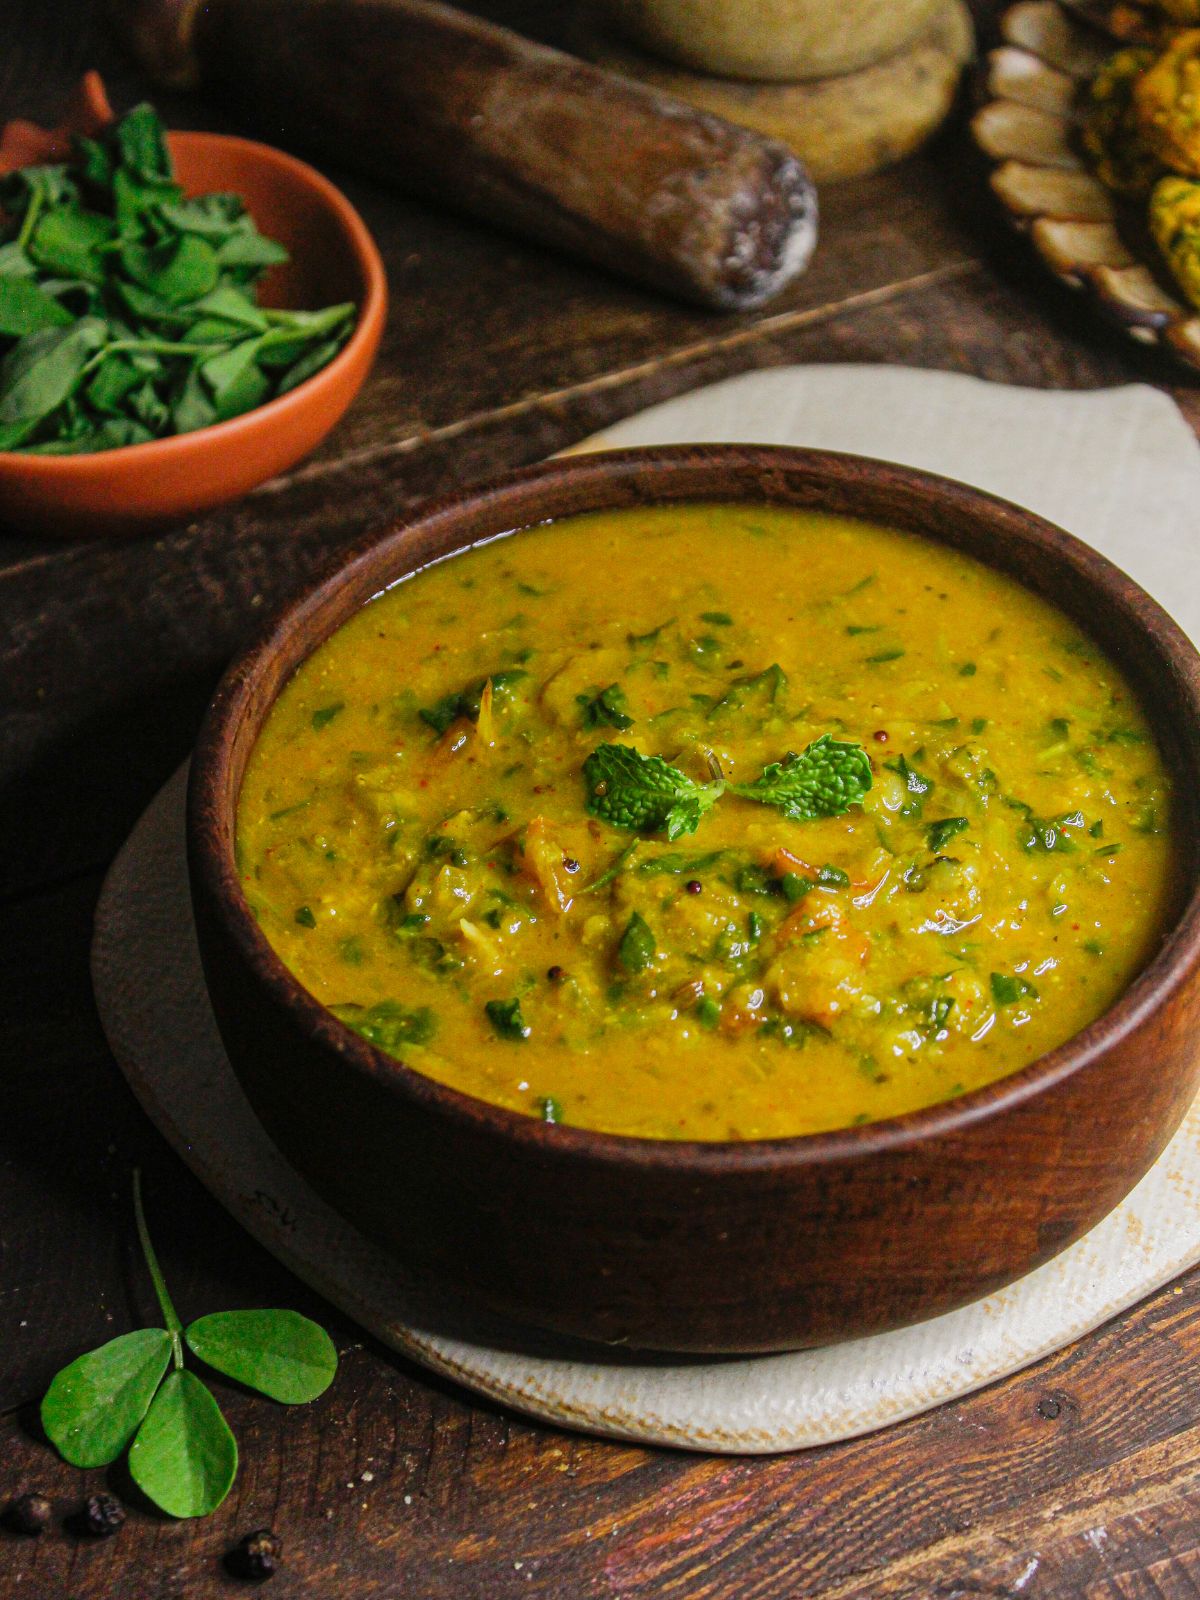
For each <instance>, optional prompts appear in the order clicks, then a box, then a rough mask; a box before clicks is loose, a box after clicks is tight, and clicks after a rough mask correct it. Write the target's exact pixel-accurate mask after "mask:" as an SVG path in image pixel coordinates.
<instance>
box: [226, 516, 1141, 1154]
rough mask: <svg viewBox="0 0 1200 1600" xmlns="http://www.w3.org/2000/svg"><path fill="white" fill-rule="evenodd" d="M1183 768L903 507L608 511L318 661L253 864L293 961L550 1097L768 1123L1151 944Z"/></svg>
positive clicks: (404, 1053)
mask: <svg viewBox="0 0 1200 1600" xmlns="http://www.w3.org/2000/svg"><path fill="white" fill-rule="evenodd" d="M1169 828H1170V796H1169V787H1168V780H1167V777H1166V774H1165V772H1164V770H1163V766H1162V763H1161V760H1160V758H1159V755H1158V752H1157V750H1156V748H1155V745H1154V743H1153V740H1152V738H1151V736H1150V733H1149V730H1148V728H1147V725H1146V722H1145V720H1144V718H1143V716H1142V714H1141V712H1140V710H1139V708H1138V706H1137V704H1136V702H1135V700H1134V699H1133V697H1132V695H1131V693H1130V691H1129V689H1128V687H1127V686H1126V685H1125V683H1124V682H1123V680H1122V678H1121V676H1120V674H1119V672H1118V671H1117V669H1116V668H1115V667H1114V666H1113V664H1112V663H1111V662H1109V661H1107V660H1106V659H1105V658H1104V657H1103V655H1102V654H1101V653H1100V652H1099V651H1098V649H1097V648H1096V646H1095V645H1094V644H1093V643H1092V642H1091V641H1090V639H1088V638H1087V637H1086V636H1085V635H1083V634H1082V633H1081V632H1080V631H1079V629H1078V628H1077V627H1076V626H1075V625H1074V624H1073V623H1071V622H1070V621H1068V620H1067V619H1066V618H1065V617H1064V616H1063V615H1061V614H1060V613H1059V612H1057V611H1056V610H1054V609H1053V608H1052V607H1050V606H1049V605H1047V604H1046V603H1044V602H1043V601H1041V600H1039V599H1037V598H1036V597H1034V596H1033V595H1031V594H1030V593H1028V592H1027V591H1025V590H1023V589H1021V588H1020V587H1019V586H1017V585H1016V584H1015V583H1013V582H1012V581H1010V580H1009V579H1007V578H1005V577H1003V576H1002V575H1000V574H997V573H995V572H993V571H991V570H989V569H988V568H986V567H984V566H982V565H981V564H979V563H978V562H976V561H974V560H972V559H970V558H968V557H966V556H963V555H960V554H957V553H956V552H953V551H950V550H948V549H945V548H943V547H941V546H938V545H936V544H933V543H929V542H926V541H924V540H921V539H919V538H916V537H914V536H912V535H909V534H904V533H899V532H896V531H893V530H889V529H887V528H881V527H873V526H869V525H866V524H863V523H858V522H851V521H848V520H844V519H839V518H835V517H830V516H825V515H819V514H806V513H800V512H795V511H787V510H779V509H767V508H761V507H749V506H737V505H729V506H721V505H716V506H709V505H696V506H675V507H670V508H663V509H650V510H636V511H634V510H629V511H621V512H606V513H603V514H594V515H590V516H583V517H576V518H572V519H566V520H564V521H563V522H560V523H556V524H551V525H547V526H542V527H538V528H534V529H529V530H526V531H525V532H523V533H521V534H519V535H517V536H515V537H512V538H508V539H503V540H498V541H496V542H494V543H492V544H490V545H487V546H485V547H483V548H481V549H476V550H473V551H471V552H469V553H466V554H463V555H460V556H457V557H455V558H453V559H452V560H448V561H446V562H443V563H441V564H439V565H437V566H434V567H431V568H429V569H427V570H426V571H424V572H422V573H420V574H418V575H416V576H415V577H412V578H410V579H408V580H406V581H404V582H402V583H400V584H398V585H396V586H395V587H394V588H393V589H391V590H390V591H389V592H388V593H387V594H385V595H383V596H381V597H379V598H378V599H376V600H374V601H373V602H372V603H371V604H370V605H368V606H366V607H365V608H364V609H363V610H362V611H361V612H360V613H359V614H358V615H357V616H356V617H354V618H353V619H352V620H351V621H350V622H349V623H348V624H347V625H346V626H345V627H343V628H342V629H341V630H340V631H339V632H338V633H336V634H335V635H334V636H333V637H332V638H331V639H330V640H329V641H327V643H326V644H325V645H323V646H322V647H321V648H320V649H319V650H317V651H316V652H315V653H314V654H313V655H312V656H311V657H310V658H309V660H308V661H307V662H305V664H304V665H303V666H302V667H301V668H300V669H299V671H298V672H297V673H296V674H295V676H294V677H293V679H292V681H291V682H290V683H289V684H288V685H287V687H286V688H285V690H284V692H283V693H282V694H281V696H280V698H279V700H278V702H277V704H276V705H275V707H274V709H273V710H272V712H271V714H270V717H269V718H268V720H267V723H266V726H265V728H264V730H263V733H262V736H261V738H260V740H259V743H258V745H257V747H256V749H255V751H254V753H253V755H252V758H251V761H250V765H249V768H248V771H247V774H246V779H245V783H244V786H243V790H242V795H241V800H240V807H239V819H238V849H239V861H240V868H241V872H242V877H243V883H244V887H245V892H246V895H247V897H248V899H249V901H250V904H251V905H252V907H253V909H254V911H255V913H256V915H257V917H258V919H259V922H260V925H261V927H262V929H263V931H264V933H265V935H266V936H267V938H268V939H269V940H270V942H271V943H272V945H273V946H274V947H275V949H276V950H277V951H278V953H279V954H280V956H281V957H282V959H283V960H284V961H285V962H286V964H287V965H288V967H289V968H290V969H291V970H292V972H294V973H295V975H296V976H297V978H298V979H299V980H300V982H301V983H303V984H304V985H305V986H306V987H307V988H308V989H309V990H310V991H311V992H312V993H313V994H314V995H315V996H316V997H317V998H318V999H319V1000H321V1001H322V1002H323V1003H324V1004H326V1005H327V1006H329V1007H330V1008H331V1009H332V1010H333V1011H335V1012H336V1013H337V1015H338V1016H340V1017H341V1018H343V1019H344V1021H345V1022H346V1023H347V1024H348V1025H349V1026H350V1027H352V1028H355V1029H357V1030H358V1031H359V1032H360V1033H361V1034H363V1035H364V1036H365V1037H366V1038H368V1039H370V1040H372V1041H373V1042H374V1043H376V1044H378V1045H380V1046H381V1047H382V1048H383V1049H385V1050H387V1051H390V1052H391V1053H392V1054H394V1055H396V1056H398V1057H400V1058H402V1059H403V1060H404V1061H406V1062H407V1063H408V1064H409V1065H410V1066H412V1067H413V1068H414V1069H416V1070H417V1071H420V1072H422V1073H425V1074H427V1075H428V1076H430V1077H432V1078H436V1079H438V1080H440V1081H441V1082H443V1083H447V1084H451V1085H453V1086H454V1087H455V1088H458V1089H461V1090H464V1091H466V1092H467V1093H469V1094H473V1095H476V1096H479V1097H480V1098H482V1099H484V1100H488V1101H492V1102H494V1103H497V1104H499V1105H503V1106H509V1107H513V1108H515V1109H518V1110H521V1111H525V1112H527V1113H529V1114H530V1115H532V1116H537V1117H541V1118H544V1119H545V1120H547V1121H552V1122H567V1123H574V1124H576V1125H579V1126H583V1127H588V1128H595V1129H603V1130H607V1131H610V1132H617V1133H625V1134H633V1135H639V1136H644V1137H650V1138H681V1139H703V1140H716V1139H751V1138H772V1137H779V1136H783V1135H789V1134H799V1133H808V1132H814V1131H818V1130H823V1129H831V1128H838V1127H845V1126H848V1125H851V1124H854V1123H858V1122H864V1121H870V1120H875V1119H877V1118H880V1117H888V1116H893V1115H896V1114H898V1113H900V1112H905V1111H911V1110H914V1109H916V1108H918V1107H921V1106H926V1105H930V1104H932V1103H934V1102H936V1101H940V1100H944V1099H946V1098H948V1097H951V1096H954V1095H957V1094H961V1093H963V1092H965V1091H967V1090H970V1089H973V1088H976V1087H978V1086H979V1085H981V1084H984V1083H987V1082H990V1081H992V1080H993V1079H996V1078H1000V1077H1003V1076H1005V1075H1006V1074H1009V1073H1012V1072H1015V1071H1017V1070H1018V1069H1020V1068H1021V1067H1023V1066H1025V1065H1026V1064H1027V1063H1029V1062H1030V1061H1032V1060H1033V1059H1035V1058H1036V1057H1037V1056H1039V1055H1042V1054H1044V1053H1045V1052H1046V1051H1047V1050H1050V1049H1052V1048H1053V1047H1054V1046H1056V1045H1058V1044H1060V1043H1062V1042H1063V1041H1064V1040H1066V1039H1068V1038H1069V1037H1070V1036H1071V1035H1072V1034H1074V1033H1076V1032H1078V1031H1079V1030H1080V1029H1081V1028H1083V1027H1085V1026H1086V1025H1087V1024H1088V1023H1089V1022H1091V1021H1093V1020H1094V1019H1095V1018H1096V1017H1098V1016H1099V1015H1100V1013H1101V1012H1103V1011H1104V1010H1105V1009H1107V1007H1108V1006H1109V1005H1110V1004H1111V1003H1112V1002H1113V1001H1114V1000H1115V999H1116V998H1117V996H1118V995H1120V993H1121V992H1122V990H1123V989H1124V988H1125V987H1126V986H1127V985H1128V983H1129V982H1130V980H1131V979H1132V977H1133V976H1134V975H1135V974H1136V973H1137V971H1138V970H1139V968H1140V967H1142V966H1143V965H1144V964H1145V962H1146V961H1147V959H1148V958H1149V956H1150V955H1151V954H1152V953H1153V951H1154V949H1155V947H1156V945H1157V942H1158V940H1159V938H1160V935H1161V931H1162V926H1163V920H1164V916H1165V912H1166V906H1167V903H1168V877H1169V871H1170V836H1169Z"/></svg>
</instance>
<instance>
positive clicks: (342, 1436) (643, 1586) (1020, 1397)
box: [0, 1275, 1200, 1600]
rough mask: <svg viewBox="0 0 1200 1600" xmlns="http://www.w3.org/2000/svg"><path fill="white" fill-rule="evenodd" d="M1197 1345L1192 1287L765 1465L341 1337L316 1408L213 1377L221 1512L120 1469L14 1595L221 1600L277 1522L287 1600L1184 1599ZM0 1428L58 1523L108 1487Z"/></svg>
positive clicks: (1188, 1592)
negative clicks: (871, 1431)
mask: <svg viewBox="0 0 1200 1600" xmlns="http://www.w3.org/2000/svg"><path fill="white" fill-rule="evenodd" d="M1198 1353H1200V1283H1198V1282H1197V1279H1196V1277H1195V1276H1194V1275H1193V1277H1192V1278H1190V1279H1189V1280H1188V1281H1187V1283H1186V1284H1185V1285H1182V1286H1178V1287H1177V1288H1175V1289H1168V1290H1166V1291H1164V1292H1163V1293H1161V1294H1160V1295H1158V1296H1156V1297H1155V1298H1154V1299H1153V1300H1152V1301H1151V1302H1149V1303H1148V1304H1147V1305H1146V1306H1143V1307H1142V1308H1140V1309H1139V1310H1137V1311H1135V1312H1132V1313H1130V1314H1128V1315H1126V1316H1125V1317H1123V1318H1120V1319H1118V1321H1117V1322H1115V1323H1113V1324H1111V1325H1110V1326H1109V1327H1108V1328H1106V1329H1104V1330H1102V1331H1101V1333H1100V1334H1098V1335H1097V1336H1095V1337H1094V1338H1093V1339H1091V1340H1087V1341H1084V1342H1082V1343H1081V1344H1079V1345H1077V1346H1075V1347H1073V1348H1072V1349H1071V1350H1068V1351H1065V1352H1063V1353H1062V1354H1061V1355H1059V1356H1056V1357H1054V1358H1052V1359H1051V1360H1049V1361H1047V1362H1043V1363H1042V1364H1041V1365H1040V1366H1039V1367H1037V1368H1035V1369H1033V1370H1032V1371H1031V1372H1028V1373H1025V1374H1022V1375H1018V1376H1017V1377H1016V1378H1013V1379H1010V1380H1008V1381H1007V1382H1005V1383H1002V1384H998V1385H995V1386H993V1387H992V1388H990V1389H988V1390H985V1391H984V1392H983V1393H981V1394H978V1395H975V1396H971V1397H969V1398H968V1399H966V1400H964V1401H962V1402H960V1403H958V1404H955V1405H950V1406H946V1407H943V1408H942V1409H940V1410H939V1411H936V1412H934V1413H932V1414H930V1415H928V1416H926V1417H922V1418H918V1419H915V1420H914V1421H912V1422H910V1423H907V1424H903V1425H901V1426H899V1427H897V1428H893V1429H890V1430H888V1431H887V1432H885V1433H882V1434H877V1435H873V1436H870V1437H868V1438H865V1439H859V1440H852V1441H850V1442H848V1443H846V1444H843V1445H837V1446H833V1447H830V1448H827V1449H824V1450H819V1451H811V1452H805V1453H802V1454H799V1455H795V1456H781V1457H772V1458H767V1459H758V1460H752V1459H745V1458H741V1459H721V1458H716V1457H705V1456H691V1455H683V1454H678V1453H672V1452H667V1451H660V1450H644V1449H639V1448H635V1447H632V1446H623V1445H616V1444H612V1443H607V1442H604V1441H594V1440H587V1439H583V1438H577V1437H574V1436H571V1435H567V1434H565V1433H562V1432H560V1431H558V1430H556V1429H552V1428H546V1427H542V1426H535V1425H532V1424H529V1423H526V1422H524V1421H521V1420H520V1419H518V1418H515V1417H512V1416H510V1415H509V1414H507V1413H505V1412H502V1411H500V1410H498V1409H496V1408H494V1407H491V1406H490V1405H487V1404H484V1403H478V1402H474V1401H471V1400H468V1399H467V1398H466V1397H464V1396H462V1395H461V1394H459V1393H458V1392H455V1391H452V1390H449V1389H447V1388H446V1387H445V1386H443V1385H441V1384H440V1383H439V1382H437V1381H436V1380H432V1379H429V1378H428V1377H426V1376H425V1375H424V1374H420V1373H416V1372H414V1371H413V1370H412V1369H410V1368H409V1367H408V1366H407V1365H406V1364H405V1363H402V1362H396V1361H394V1360H392V1359H391V1358H388V1357H386V1356H381V1355H379V1354H378V1353H376V1352H375V1351H374V1350H372V1349H368V1348H360V1349H353V1348H352V1349H350V1350H348V1351H346V1353H345V1355H344V1357H343V1366H342V1371H341V1373H340V1375H339V1377H338V1380H337V1382H336V1384H335V1387H334V1388H333V1389H332V1390H331V1391H330V1393H329V1394H328V1396H326V1397H325V1398H324V1399H322V1400H321V1401H319V1402H317V1403H316V1404H315V1405H313V1406H311V1407H305V1408H298V1409H296V1410H287V1409H284V1408H281V1407H276V1406H272V1405H270V1404H268V1403H266V1402H262V1401H258V1400H255V1399H253V1398H252V1397H249V1396H246V1395H244V1394H239V1393H235V1392H233V1390H232V1389H231V1388H230V1387H229V1386H224V1385H222V1386H220V1396H221V1401H222V1404H223V1406H224V1407H225V1408H226V1411H227V1414H228V1416H229V1418H230V1422H231V1425H232V1426H233V1428H234V1430H235V1432H236V1434H237V1436H238V1438H239V1441H240V1445H241V1451H242V1462H243V1465H242V1472H241V1476H240V1479H239V1482H238V1484H237V1486H236V1487H235V1489H234V1493H233V1495H232V1496H231V1499H230V1501H229V1502H227V1504H226V1506H225V1507H223V1508H222V1509H221V1510H220V1511H219V1512H218V1513H217V1514H216V1515H215V1516H213V1517H212V1518H209V1519H206V1520H204V1521H202V1522H199V1523H194V1524H164V1523H163V1522H162V1521H161V1519H158V1518H156V1517H154V1516H153V1514H152V1513H150V1512H149V1511H148V1510H146V1509H144V1508H141V1507H139V1506H138V1505H137V1503H136V1497H135V1496H134V1495H133V1493H132V1492H131V1491H130V1489H129V1486H128V1485H127V1483H126V1481H125V1480H124V1478H123V1476H122V1475H121V1474H120V1473H116V1474H110V1475H109V1476H110V1481H111V1482H114V1483H115V1484H116V1486H117V1488H118V1491H119V1492H121V1493H122V1495H123V1496H128V1498H129V1501H130V1503H131V1505H132V1507H133V1509H132V1511H131V1516H130V1522H129V1525H128V1526H127V1527H126V1529H125V1530H124V1532H123V1533H122V1534H121V1535H119V1536H118V1538H117V1539H115V1540H113V1541H111V1542H109V1543H108V1544H106V1545H103V1546H97V1545H90V1544H85V1545H81V1544H80V1543H79V1541H78V1540H76V1539H74V1538H73V1537H72V1536H71V1535H70V1534H69V1533H67V1532H65V1531H64V1530H62V1529H61V1528H60V1527H58V1526H56V1527H55V1528H54V1529H53V1531H52V1532H50V1533H48V1534H47V1535H46V1536H45V1537H44V1538H43V1540H42V1541H40V1543H39V1544H38V1545H36V1546H34V1545H31V1544H29V1543H22V1542H19V1541H17V1540H15V1539H13V1540H9V1541H6V1542H5V1543H4V1544H3V1545H0V1551H2V1556H0V1559H6V1561H7V1565H8V1568H9V1571H10V1572H11V1573H12V1580H11V1581H12V1584H13V1588H12V1592H13V1593H20V1594H23V1595H32V1596H38V1597H41V1596H45V1597H46V1600H50V1597H52V1596H53V1597H54V1600H60V1597H61V1596H62V1595H64V1594H68V1593H69V1594H71V1595H72V1596H75V1597H77V1600H91V1597H93V1596H95V1597H100V1596H109V1595H114V1594H117V1593H121V1594H124V1593H129V1592H130V1590H129V1589H128V1587H126V1586H127V1585H129V1584H130V1583H131V1582H133V1581H136V1582H138V1583H139V1584H141V1585H143V1588H142V1589H140V1590H139V1591H138V1592H144V1593H147V1594H180V1593H186V1594H188V1596H189V1597H201V1596H206V1595H210V1594H214V1595H215V1594H220V1593H223V1592H225V1590H224V1588H223V1584H224V1582H225V1580H224V1578H223V1576H222V1574H221V1569H220V1565H219V1561H220V1557H221V1555H222V1553H223V1552H224V1550H225V1549H226V1548H228V1546H229V1545H230V1544H232V1543H233V1542H234V1540H235V1539H236V1538H237V1537H238V1535H239V1534H240V1533H241V1532H244V1531H245V1530H246V1529H248V1528H250V1527H254V1526H261V1525H263V1524H270V1525H272V1526H273V1527H274V1528H275V1529H276V1531H277V1532H279V1533H280V1535H281V1536H282V1537H283V1539H284V1541H285V1547H286V1552H287V1562H288V1565H287V1568H286V1574H287V1583H286V1584H285V1585H284V1586H283V1587H282V1588H280V1589H279V1590H278V1591H276V1592H280V1593H285V1594H286V1593H289V1592H294V1593H311V1594H320V1595H332V1594H338V1595H341V1594H350V1593H353V1594H354V1595H355V1596H363V1597H370V1596H376V1595H377V1596H380V1597H390V1596H392V1595H395V1594H396V1593H397V1592H404V1593H408V1594H420V1595H421V1596H423V1597H428V1600H443V1597H444V1600H473V1597H479V1600H485V1597H486V1600H506V1597H508V1596H516V1595H529V1596H543V1595H544V1596H555V1597H560V1596H564V1595H570V1596H572V1597H575V1596H580V1597H584V1596H591V1595H597V1596H601V1595H603V1596H610V1595H619V1596H622V1597H626V1596H629V1597H637V1596H641V1595H654V1596H656V1597H660V1596H661V1597H672V1596H681V1597H682V1596H686V1597H687V1600H725V1597H727V1596H730V1595H735V1594H736V1595H737V1596H738V1597H739V1600H742V1597H744V1600H795V1597H796V1596H798V1595H803V1596H806V1597H810V1600H864V1597H867V1596H869V1597H871V1600H931V1597H934V1596H937V1597H938V1600H949V1597H953V1596H957V1597H962V1600H965V1597H966V1596H981V1595H982V1596H989V1595H990V1596H995V1597H999V1596H1011V1597H1014V1600H1016V1597H1020V1596H1023V1595H1026V1594H1028V1595H1031V1596H1036V1597H1037V1600H1079V1597H1080V1596H1084V1595H1087V1596H1097V1597H1101V1596H1102V1597H1105V1600H1109V1597H1112V1600H1116V1597H1124V1596H1139V1597H1140V1596H1142V1595H1156V1596H1160V1595H1161V1596H1171V1597H1179V1600H1182V1597H1184V1596H1189V1597H1192V1600H1194V1591H1193V1590H1192V1589H1189V1588H1188V1587H1187V1585H1188V1584H1189V1583H1192V1582H1193V1581H1194V1578H1195V1575H1196V1572H1197V1564H1196V1563H1197V1554H1196V1527H1197V1521H1196V1511H1197V1508H1198V1505H1200V1415H1198V1410H1200V1408H1198V1406H1197V1403H1196V1401H1195V1398H1194V1395H1193V1393H1192V1385H1191V1383H1190V1378H1189V1374H1188V1368H1189V1365H1190V1363H1191V1362H1192V1361H1194V1359H1195V1357H1196V1355H1197V1354H1198ZM0 1439H2V1440H3V1451H4V1459H5V1462H6V1470H5V1474H4V1483H5V1487H6V1488H10V1489H16V1488H17V1487H20V1486H30V1487H31V1486H33V1485H35V1484H36V1485H39V1486H40V1487H41V1488H42V1489H43V1490H44V1491H45V1492H47V1493H49V1494H51V1495H52V1496H53V1497H54V1499H55V1504H56V1510H57V1512H58V1513H59V1515H60V1516H61V1515H64V1514H65V1513H66V1512H67V1511H68V1509H69V1508H70V1505H71V1503H72V1500H73V1499H74V1497H76V1496H79V1495H81V1494H82V1493H84V1492H85V1491H88V1490H91V1489H95V1488H98V1487H100V1486H101V1485H102V1484H103V1482H104V1481H105V1475H104V1474H103V1473H101V1472H93V1473H78V1472H75V1471H74V1470H73V1469H71V1468H68V1467H66V1466H64V1465H63V1464H61V1463H59V1462H57V1461H56V1460H55V1459H54V1458H53V1456H52V1454H51V1453H50V1452H49V1450H48V1449H47V1447H46V1446H44V1445H43V1444H41V1443H39V1442H37V1441H36V1440H35V1439H34V1438H32V1437H30V1434H29V1430H28V1426H27V1424H25V1423H23V1422H22V1420H21V1419H20V1418H19V1417H15V1416H14V1417H9V1418H7V1419H5V1420H4V1421H3V1422H2V1423H0ZM285 1463H286V1466H285V1465H284V1464H285ZM293 1585H294V1588H293V1587H291V1586H293ZM1154 1585H1157V1586H1158V1587H1154Z"/></svg>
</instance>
